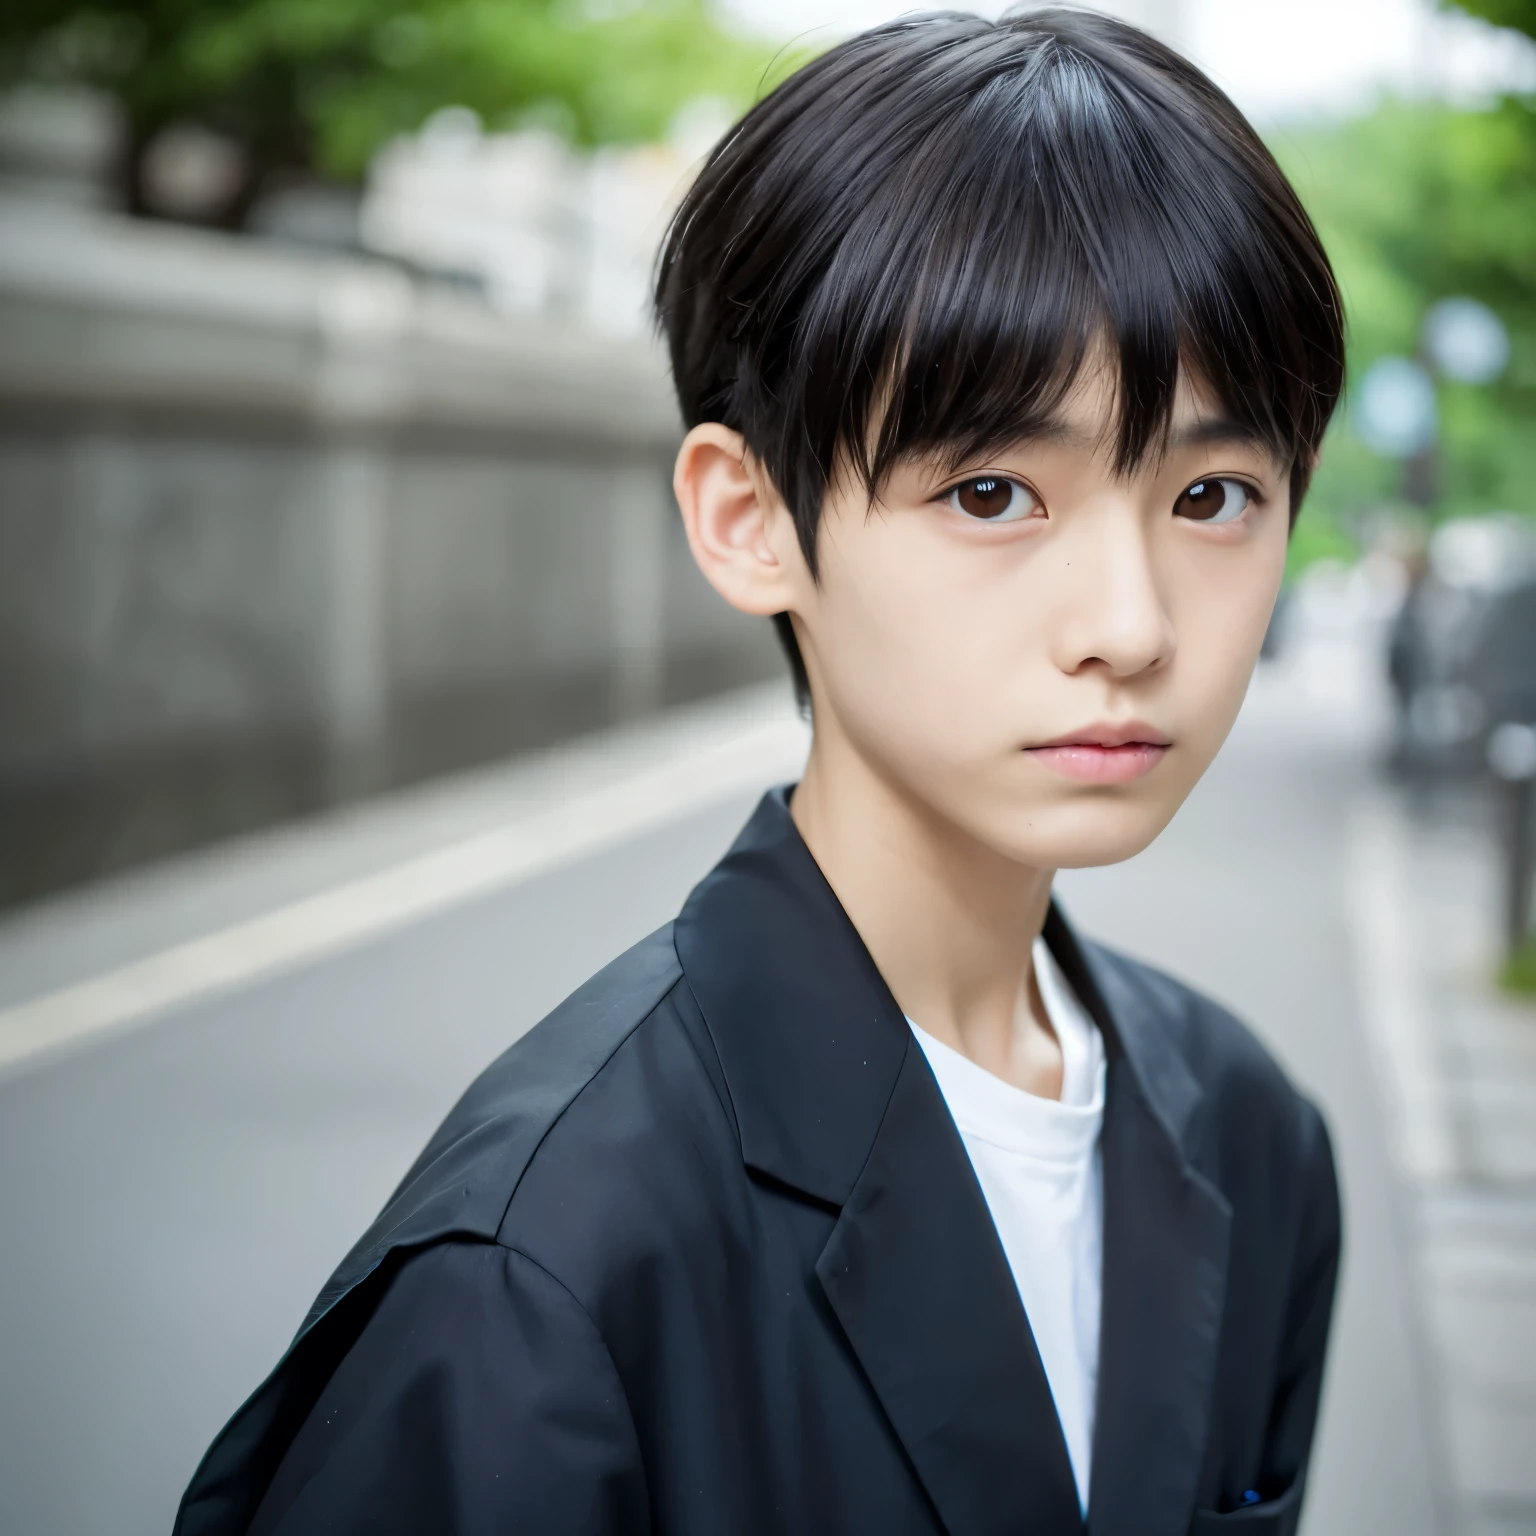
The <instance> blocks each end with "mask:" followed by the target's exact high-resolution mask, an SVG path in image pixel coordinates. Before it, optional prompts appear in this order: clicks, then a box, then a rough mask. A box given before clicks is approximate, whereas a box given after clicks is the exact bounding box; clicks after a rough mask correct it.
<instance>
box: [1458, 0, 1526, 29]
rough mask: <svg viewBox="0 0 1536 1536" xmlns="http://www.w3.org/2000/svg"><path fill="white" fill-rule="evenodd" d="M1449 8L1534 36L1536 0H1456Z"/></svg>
mask: <svg viewBox="0 0 1536 1536" xmlns="http://www.w3.org/2000/svg"><path fill="white" fill-rule="evenodd" d="M1450 9H1453V10H1458V11H1466V12H1467V13H1468V14H1469V15H1472V16H1481V17H1482V18H1483V20H1484V21H1491V22H1492V23H1493V24H1494V26H1496V27H1513V28H1514V29H1515V31H1517V32H1524V33H1525V35H1526V36H1527V37H1536V0H1457V4H1456V5H1454V6H1452V7H1450Z"/></svg>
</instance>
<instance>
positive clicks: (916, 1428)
mask: <svg viewBox="0 0 1536 1536" xmlns="http://www.w3.org/2000/svg"><path fill="white" fill-rule="evenodd" d="M816 1273H817V1276H818V1278H819V1279H820V1281H821V1285H822V1289H823V1290H824V1291H825V1292H826V1295H827V1299H828V1301H830V1302H831V1304H832V1308H833V1310H834V1311H835V1312H836V1313H837V1316H838V1320H839V1321H840V1322H841V1323H842V1326H843V1331H844V1332H845V1333H846V1334H847V1336H848V1340H849V1342H850V1343H851V1344H852V1345H853V1348H854V1352H855V1353H856V1354H857V1355H858V1358H859V1363H860V1364H861V1365H862V1366H863V1368H864V1371H865V1374H866V1375H867V1376H868V1377H869V1380H870V1383H871V1385H872V1386H873V1387H874V1389H875V1393H876V1395H877V1396H878V1397H879V1399H880V1403H881V1406H882V1407H883V1408H884V1409H885V1412H886V1416H887V1417H888V1418H889V1419H890V1421H891V1424H892V1426H893V1427H894V1429H895V1430H896V1433H897V1435H899V1436H900V1438H901V1441H902V1444H903V1445H904V1446H905V1447H906V1449H907V1454H908V1455H909V1456H910V1457H911V1459H912V1464H913V1466H914V1467H915V1468H916V1469H917V1474H918V1476H919V1477H920V1478H921V1479H922V1482H923V1486H924V1487H925V1488H926V1489H927V1491H928V1496H929V1498H930V1499H932V1501H933V1504H934V1507H935V1508H936V1509H937V1510H938V1513H939V1518H940V1519H941V1520H942V1521H943V1523H944V1527H945V1529H946V1530H947V1531H948V1532H949V1533H950V1536H1025V1533H1028V1536H1077V1533H1081V1531H1082V1529H1083V1525H1082V1517H1081V1515H1080V1513H1079V1510H1078V1502H1077V1489H1076V1485H1075V1483H1074V1482H1073V1478H1072V1467H1071V1464H1070V1462H1069V1460H1068V1458H1067V1449H1066V1444H1065V1442H1064V1440H1063V1439H1062V1434H1061V1426H1060V1424H1059V1422H1058V1420H1057V1417H1056V1409H1055V1405H1054V1403H1053V1402H1052V1399H1051V1392H1050V1387H1049V1385H1048V1384H1047V1382H1046V1378H1045V1371H1044V1369H1043V1367H1042V1366H1041V1363H1040V1356H1039V1353H1038V1351H1037V1350H1036V1348H1035V1342H1034V1338H1033V1336H1032V1335H1031V1333H1030V1329H1029V1323H1028V1321H1027V1320H1026V1318H1025V1315H1024V1308H1023V1306H1022V1305H1021V1304H1020V1301H1019V1294H1018V1291H1017V1289H1016V1287H1015V1285H1014V1282H1013V1276H1012V1274H1011V1273H1010V1272H1009V1269H1008V1263H1007V1260H1006V1258H1005V1257H1004V1255H1003V1251H1002V1246H1001V1244H1000V1243H999V1242H998V1239H997V1234H996V1231H995V1229H994V1227H993V1224H992V1219H991V1216H990V1214H989V1213H988V1211H987V1207H986V1202H985V1200H984V1199H983V1197H982V1193H981V1189H980V1186H979V1185H978V1184H977V1182H976V1178H975V1175H974V1173H973V1172H972V1170H971V1165H970V1160H969V1159H968V1158H967V1156H966V1152H965V1147H964V1145H963V1144H962V1142H961V1140H960V1137H959V1133H958V1132H957V1131H956V1130H955V1127H954V1122H953V1121H952V1120H951V1119H950V1116H949V1113H948V1111H947V1109H946V1108H945V1105H944V1101H943V1098H942V1096H941V1095H940V1093H939V1089H938V1085H937V1084H936V1083H935V1082H934V1080H933V1075H932V1073H931V1072H930V1071H929V1069H928V1064H927V1062H926V1061H924V1060H923V1058H922V1053H921V1052H920V1051H919V1050H918V1049H917V1047H916V1046H915V1045H914V1044H912V1043H910V1041H909V1043H908V1047H907V1051H906V1058H905V1060H904V1062H903V1063H902V1067H901V1070H900V1073H899V1075H898V1076H897V1079H896V1085H895V1088H894V1090H893V1092H892V1094H891V1098H890V1102H889V1104H888V1106H887V1108H886V1113H885V1117H884V1120H883V1121H882V1123H881V1126H880V1129H879V1132H878V1133H877V1135H876V1137H875V1142H874V1146H873V1147H872V1148H871V1150H870V1155H869V1161H868V1162H867V1163H866V1164H865V1166H864V1169H863V1172H862V1173H861V1174H860V1176H859V1179H858V1182H857V1183H856V1184H855V1186H854V1188H853V1191H852V1193H851V1194H850V1195H849V1197H848V1200H847V1202H846V1204H845V1205H844V1206H843V1211H842V1216H841V1219H840V1220H839V1221H838V1223H837V1226H836V1227H835V1228H834V1229H833V1232H832V1236H831V1238H830V1239H829V1240H828V1242H827V1246H826V1247H825V1249H824V1250H823V1251H822V1254H821V1258H820V1260H819V1261H818V1263H817V1265H816Z"/></svg>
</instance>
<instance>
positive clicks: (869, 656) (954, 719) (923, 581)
mask: <svg viewBox="0 0 1536 1536" xmlns="http://www.w3.org/2000/svg"><path fill="white" fill-rule="evenodd" d="M912 522H913V524H914V525H915V526H906V527H903V526H902V525H901V523H900V521H898V520H893V521H892V522H891V523H888V524H886V525H885V526H883V527H882V526H881V524H880V521H879V519H875V520H872V523H871V526H870V528H869V530H868V531H867V533H866V534H864V536H863V537H862V538H860V540H859V542H858V543H857V545H855V544H854V542H853V540H851V539H850V540H848V541H847V542H846V543H845V545H844V547H842V548H841V549H840V550H839V551H838V555H837V557H836V560H835V562H828V568H827V569H826V570H825V572H824V579H823V592H822V601H821V604H820V607H821V610H822V611H821V614H820V620H821V622H820V623H819V624H818V625H817V628H818V631H819V633H820V636H821V638H822V645H821V651H822V657H823V662H824V671H825V675H826V679H827V683H828V685H829V687H830V689H831V690H832V692H833V694H834V697H835V705H836V708H837V710H838V713H839V715H840V716H842V717H844V718H845V719H847V720H848V721H849V722H850V724H852V723H853V721H855V720H859V721H862V722H863V724H864V726H865V728H866V729H867V730H869V731H872V732H878V733H879V734H881V735H884V736H891V735H901V736H903V737H904V738H905V737H906V736H908V735H912V736H921V737H922V738H923V740H922V741H920V742H918V743H916V747H917V750H918V751H919V752H920V754H921V755H923V756H933V757H936V758H937V757H948V756H951V755H954V754H957V753H960V752H963V749H964V746H963V744H964V742H965V741H966V740H967V739H969V738H970V736H971V735H972V734H974V733H975V732H977V731H981V732H984V733H988V734H995V733H996V731H997V729H998V723H999V720H998V708H999V704H1000V703H1001V702H1002V699H1003V697H1004V696H1005V694H1006V692H1007V684H1008V679H1009V678H1010V677H1016V676H1017V673H1018V670H1019V667H1020V662H1021V659H1022V658H1025V657H1027V656H1030V655H1033V654H1036V653H1038V652H1039V651H1040V645H1039V643H1038V641H1037V640H1036V639H1034V638H1033V637H1032V636H1031V634H1030V616H1031V614H1033V613H1037V612H1038V611H1039V606H1040V605H1039V604H1037V603H1032V602H1029V601H1028V600H1027V599H1026V594H1025V593H1023V592H1021V589H1020V581H1019V579H1018V573H1017V572H1016V571H1013V570H1012V569H1011V568H1010V562H1009V561H1008V560H1006V559H990V560H989V559H979V558H978V557H977V552H976V551H975V550H973V549H969V548H963V547H962V548H956V547H955V546H954V545H953V543H951V542H948V541H945V540H942V539H935V538H929V537H926V536H925V534H926V532H927V530H926V529H924V528H923V527H922V525H921V524H920V523H918V522H917V519H916V518H914V519H913V520H912Z"/></svg>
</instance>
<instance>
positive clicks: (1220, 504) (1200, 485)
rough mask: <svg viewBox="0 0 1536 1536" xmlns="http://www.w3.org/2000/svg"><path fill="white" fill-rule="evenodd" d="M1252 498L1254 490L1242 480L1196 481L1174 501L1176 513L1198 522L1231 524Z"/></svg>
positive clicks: (1176, 515)
mask: <svg viewBox="0 0 1536 1536" xmlns="http://www.w3.org/2000/svg"><path fill="white" fill-rule="evenodd" d="M1252 500H1253V492H1252V491H1250V490H1249V489H1248V487H1247V486H1246V485H1244V484H1243V482H1242V481H1241V480H1196V481H1195V483H1194V484H1193V485H1192V486H1190V487H1189V489H1188V490H1187V491H1184V492H1183V493H1182V494H1181V495H1180V497H1179V499H1178V500H1177V501H1176V502H1174V504H1173V515H1174V516H1175V517H1187V518H1189V520H1190V521H1191V522H1195V523H1230V522H1232V521H1234V520H1235V519H1236V518H1239V517H1241V516H1242V515H1243V513H1244V512H1246V511H1247V510H1248V504H1249V502H1251V501H1252Z"/></svg>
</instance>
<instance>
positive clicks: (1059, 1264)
mask: <svg viewBox="0 0 1536 1536" xmlns="http://www.w3.org/2000/svg"><path fill="white" fill-rule="evenodd" d="M1034 962H1035V977H1036V980H1037V982H1038V984H1039V987H1040V998H1041V1001H1042V1002H1043V1003H1044V1004H1045V1012H1046V1017H1047V1018H1049V1019H1050V1021H1051V1028H1052V1029H1053V1030H1054V1031H1055V1033H1056V1038H1057V1040H1058V1041H1059V1042H1060V1045H1061V1055H1062V1069H1063V1070H1062V1089H1061V1099H1060V1101H1059V1102H1058V1101H1057V1100H1055V1099H1045V1098H1040V1097H1039V1096H1037V1095H1035V1094H1032V1093H1026V1092H1024V1090H1023V1089H1021V1088H1015V1087H1014V1086H1013V1085H1012V1084H1011V1083H1005V1082H1004V1081H1003V1080H1002V1078H1000V1077H994V1076H993V1075H992V1073H990V1072H988V1071H987V1070H986V1069H985V1068H984V1067H978V1066H977V1065H976V1063H975V1062H973V1061H971V1060H970V1059H969V1058H968V1057H965V1056H962V1055H961V1054H960V1053H959V1052H958V1051H956V1050H953V1049H951V1048H950V1047H949V1046H947V1045H944V1044H943V1043H942V1042H940V1041H938V1040H935V1039H934V1038H933V1036H932V1035H928V1034H925V1033H924V1032H923V1031H922V1030H921V1029H919V1028H918V1027H917V1025H916V1024H912V1021H911V1020H910V1019H908V1020H907V1022H908V1023H909V1024H911V1025H912V1033H913V1035H915V1036H916V1038H917V1042H918V1044H919V1045H921V1046H922V1048H923V1053H924V1055H926V1056H927V1058H928V1065H929V1066H930V1067H932V1069H933V1075H934V1077H936V1078H937V1079H938V1083H939V1091H940V1092H941V1093H942V1094H943V1095H944V1101H945V1103H946V1104H948V1105H949V1112H950V1114H951V1115H953V1116H954V1120H955V1125H956V1126H957V1127H958V1128H959V1131H960V1139H961V1140H962V1141H963V1142H964V1143H965V1150H966V1152H967V1153H969V1155H970V1159H971V1166H972V1167H973V1168H974V1169H975V1170H976V1178H977V1181H978V1182H979V1183H980V1185H981V1192H982V1194H983V1195H984V1196H986V1201H987V1208H988V1210H990V1211H991V1213H992V1220H993V1223H994V1224H995V1225H996V1227H997V1235H998V1237H999V1238H1000V1239H1001V1240H1002V1245H1003V1252H1004V1254H1006V1255H1007V1258H1008V1267H1009V1268H1010V1269H1011V1270H1012V1271H1013V1279H1014V1284H1016V1285H1017V1286H1018V1288H1019V1297H1020V1299H1021V1300H1022V1301H1023V1303H1024V1312H1025V1315H1026V1316H1027V1317H1028V1318H1029V1326H1030V1329H1031V1331H1032V1332H1033V1333H1034V1336H1035V1344H1036V1346H1037V1347H1038V1349H1039V1351H1040V1360H1041V1363H1042V1364H1043V1365H1044V1366H1045V1375H1046V1380H1047V1381H1049V1383H1050V1387H1051V1396H1052V1397H1053V1398H1054V1399H1055V1401H1056V1415H1057V1417H1058V1418H1059V1419H1060V1421H1061V1429H1062V1434H1063V1436H1064V1438H1065V1439H1066V1442H1067V1454H1068V1456H1069V1457H1070V1458H1071V1461H1072V1473H1073V1476H1074V1477H1075V1478H1076V1480H1077V1497H1078V1502H1079V1504H1080V1505H1081V1506H1082V1510H1083V1513H1084V1515H1085V1516H1086V1515H1087V1512H1088V1473H1089V1465H1090V1459H1091V1455H1092V1447H1093V1407H1094V1395H1095V1388H1096V1386H1097V1383H1098V1375H1099V1295H1100V1276H1101V1272H1102V1268H1103V1252H1104V1195H1103V1182H1104V1181H1103V1170H1102V1165H1101V1161H1100V1156H1099V1129H1100V1127H1101V1126H1102V1124H1103V1121H1104V1042H1103V1040H1102V1039H1101V1038H1100V1036H1099V1031H1098V1029H1097V1027H1096V1026H1095V1025H1094V1022H1093V1020H1092V1019H1091V1018H1090V1017H1089V1016H1088V1014H1087V1012H1086V1011H1085V1010H1084V1008H1083V1005H1082V1004H1081V1003H1080V1002H1079V1001H1078V1000H1077V998H1076V996H1075V995H1074V994H1073V992H1072V989H1071V987H1070V986H1069V985H1068V984H1067V980H1066V978H1065V977H1064V976H1063V975H1062V974H1061V971H1060V970H1059V968H1058V967H1057V965H1056V962H1055V960H1054V959H1053V958H1052V956H1051V952H1050V950H1049V949H1048V948H1047V946H1046V944H1045V941H1044V940H1043V939H1037V940H1036V941H1035V947H1034Z"/></svg>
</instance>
